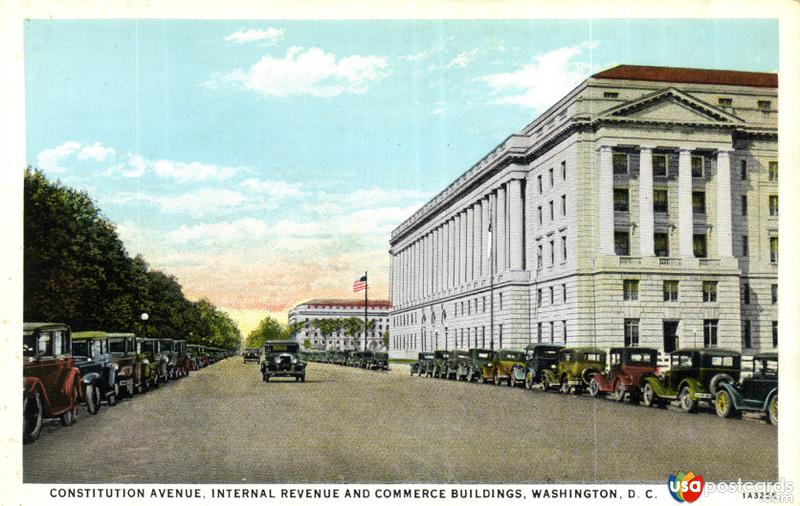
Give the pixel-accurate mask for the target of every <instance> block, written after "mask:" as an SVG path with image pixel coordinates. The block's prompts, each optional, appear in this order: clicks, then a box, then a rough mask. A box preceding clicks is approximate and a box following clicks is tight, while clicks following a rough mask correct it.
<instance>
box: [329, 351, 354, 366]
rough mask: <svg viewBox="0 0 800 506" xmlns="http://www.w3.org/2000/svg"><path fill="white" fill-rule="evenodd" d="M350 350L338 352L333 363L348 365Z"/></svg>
mask: <svg viewBox="0 0 800 506" xmlns="http://www.w3.org/2000/svg"><path fill="white" fill-rule="evenodd" d="M350 353H351V352H350V350H342V351H337V352H336V355H334V357H333V363H334V364H337V365H347V359H349V358H350Z"/></svg>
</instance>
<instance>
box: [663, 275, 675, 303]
mask: <svg viewBox="0 0 800 506" xmlns="http://www.w3.org/2000/svg"><path fill="white" fill-rule="evenodd" d="M664 302H678V282H677V281H675V280H669V281H664Z"/></svg>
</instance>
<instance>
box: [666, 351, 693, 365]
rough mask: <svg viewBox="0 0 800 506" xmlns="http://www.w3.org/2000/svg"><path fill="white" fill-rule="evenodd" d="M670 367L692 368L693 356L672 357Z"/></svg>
mask: <svg viewBox="0 0 800 506" xmlns="http://www.w3.org/2000/svg"><path fill="white" fill-rule="evenodd" d="M670 365H671V366H672V367H692V356H691V355H689V354H681V355H672V356H671V357H670Z"/></svg>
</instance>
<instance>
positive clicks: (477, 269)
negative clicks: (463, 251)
mask: <svg viewBox="0 0 800 506" xmlns="http://www.w3.org/2000/svg"><path fill="white" fill-rule="evenodd" d="M473 207H474V211H473V215H472V220H473V222H474V224H475V227H474V228H473V234H472V235H473V238H472V246H473V247H472V279H474V280H478V279H480V277H481V256H482V255H481V250H482V249H483V247H482V244H481V242H482V240H481V228H482V227H483V219H482V218H483V211H482V210H481V201H480V200H479V201H478V202H477V203H476V204H475V205H474V206H473Z"/></svg>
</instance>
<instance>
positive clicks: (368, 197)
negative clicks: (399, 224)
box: [349, 188, 430, 205]
mask: <svg viewBox="0 0 800 506" xmlns="http://www.w3.org/2000/svg"><path fill="white" fill-rule="evenodd" d="M429 197H430V193H428V192H422V191H419V190H386V189H384V188H363V189H360V190H356V191H354V192H353V193H351V194H350V196H349V199H350V202H352V203H354V205H365V204H366V205H370V204H375V203H381V204H387V203H389V202H400V201H403V200H409V199H412V200H420V199H427V198H429Z"/></svg>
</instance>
